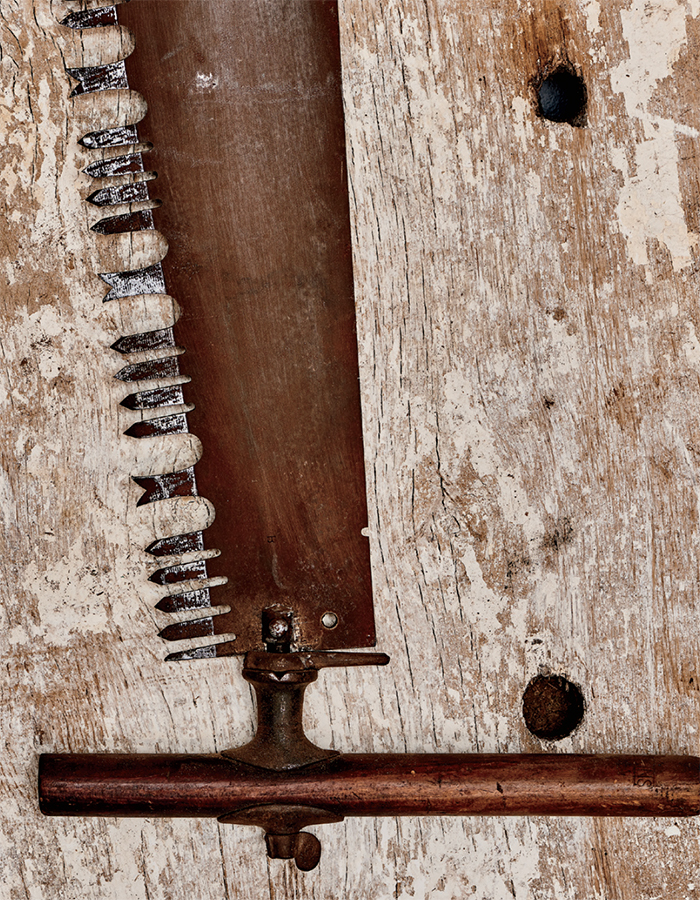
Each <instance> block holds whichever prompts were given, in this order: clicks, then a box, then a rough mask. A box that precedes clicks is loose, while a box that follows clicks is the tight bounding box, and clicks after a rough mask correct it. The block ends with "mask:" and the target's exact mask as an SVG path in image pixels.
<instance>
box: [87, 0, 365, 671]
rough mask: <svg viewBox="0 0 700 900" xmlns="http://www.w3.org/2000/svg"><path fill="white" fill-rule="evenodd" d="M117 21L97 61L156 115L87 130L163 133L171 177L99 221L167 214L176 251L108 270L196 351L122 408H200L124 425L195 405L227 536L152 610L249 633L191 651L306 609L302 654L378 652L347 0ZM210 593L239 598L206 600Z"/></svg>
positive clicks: (169, 548)
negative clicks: (135, 268)
mask: <svg viewBox="0 0 700 900" xmlns="http://www.w3.org/2000/svg"><path fill="white" fill-rule="evenodd" d="M94 15H95V14H94V12H93V16H94ZM118 17H119V21H120V23H121V24H123V25H126V26H127V27H128V28H130V29H131V30H132V31H133V32H134V35H135V38H136V48H137V49H136V51H135V52H134V53H133V55H132V56H131V57H129V58H128V60H127V61H126V67H125V70H124V71H122V69H121V68H119V65H122V66H123V64H117V68H118V69H119V70H118V71H117V68H115V71H111V70H110V72H109V73H102V75H101V77H102V78H103V79H104V78H108V79H111V80H112V82H114V83H116V82H118V85H117V86H123V84H122V82H123V83H127V82H126V81H125V79H128V85H129V86H130V87H131V88H133V89H136V90H138V91H140V92H141V93H142V94H143V95H144V96H145V98H146V100H147V102H148V114H147V116H146V118H145V120H144V122H143V124H141V125H139V128H138V134H136V132H134V134H132V135H130V136H127V138H124V137H123V136H119V135H117V136H115V137H114V138H112V137H110V136H109V135H108V134H107V132H101V133H96V134H92V135H87V136H86V137H85V138H84V139H83V143H84V144H85V145H86V146H91V142H92V146H108V145H109V141H110V140H113V142H115V143H119V142H121V143H126V142H127V140H130V141H132V142H134V143H136V142H137V141H139V140H140V141H141V142H144V141H148V142H151V143H152V145H153V149H152V151H151V152H150V153H149V155H148V167H149V169H153V170H156V171H157V173H158V180H157V182H156V185H157V195H158V197H159V198H160V199H161V200H162V206H161V207H160V208H158V209H155V210H154V209H140V210H137V211H136V212H133V211H132V212H126V213H124V214H122V215H120V216H112V217H109V218H106V219H103V220H102V221H101V222H100V223H98V225H97V226H96V230H98V231H101V232H102V233H104V234H109V233H115V232H119V231H127V230H134V229H140V228H144V227H149V222H155V226H156V227H157V228H158V229H159V230H160V231H162V233H163V234H164V235H165V236H166V238H167V239H168V241H169V245H170V250H169V252H168V254H167V256H166V257H165V259H164V260H163V263H162V270H160V269H159V267H158V266H156V267H152V270H142V271H141V272H139V273H108V274H107V275H103V278H104V279H105V280H106V281H107V282H108V284H110V287H111V288H112V290H111V292H110V294H108V295H107V296H108V298H109V297H110V295H111V296H115V297H116V296H120V295H124V293H125V292H129V291H131V292H132V293H134V292H136V291H137V292H139V293H149V292H152V291H156V292H157V291H160V290H163V289H167V292H168V293H169V294H171V295H173V296H174V297H175V298H176V299H177V301H178V303H179V304H180V305H181V307H182V309H183V315H182V317H181V319H180V320H179V321H178V323H177V324H176V326H175V334H174V342H175V343H176V344H177V345H181V346H182V347H184V348H185V349H186V357H185V358H184V363H183V366H182V368H183V371H185V372H186V374H187V375H189V376H191V379H192V380H191V383H190V384H187V385H185V386H184V387H183V386H182V385H174V386H173V385H166V387H160V388H154V389H153V390H146V391H140V392H137V393H136V394H133V395H131V396H130V397H129V398H127V400H126V401H125V405H127V406H130V407H131V408H132V409H147V408H157V407H159V406H161V405H165V406H167V405H169V404H170V405H173V404H174V405H176V404H178V403H179V402H182V401H183V400H184V401H185V402H187V403H193V404H194V411H192V412H190V413H189V414H188V417H185V414H183V413H181V412H176V413H173V414H172V415H166V416H156V417H155V418H147V419H145V420H144V421H142V422H139V423H137V424H136V425H135V426H133V427H132V429H130V431H129V432H128V433H129V434H131V435H132V436H133V437H141V438H147V437H149V436H150V435H155V434H167V433H173V432H177V431H184V430H187V427H188V426H187V418H189V427H190V429H191V431H192V432H193V433H194V434H196V435H197V436H198V437H199V438H200V439H201V441H202V444H203V447H204V454H203V457H202V459H201V461H200V462H199V463H198V464H197V466H196V485H197V490H198V492H199V493H200V494H201V495H203V496H205V497H207V498H208V499H210V500H211V501H212V502H213V503H214V505H215V507H216V520H215V522H214V524H213V525H212V526H211V527H210V528H209V529H208V530H207V532H206V534H205V541H206V546H207V547H210V548H216V549H218V550H220V551H221V555H220V557H218V558H217V559H214V560H211V559H210V560H207V561H206V563H205V562H198V563H197V562H195V563H190V564H188V565H185V566H182V565H181V566H171V567H166V568H164V569H161V570H159V572H158V573H156V576H155V578H154V580H156V581H160V582H161V583H162V584H168V585H170V590H171V591H172V590H175V589H174V588H173V587H172V585H173V584H178V583H180V582H183V583H184V584H185V586H186V587H187V588H188V589H187V590H184V591H182V592H181V593H175V594H173V593H169V594H168V595H167V597H165V598H164V599H163V601H161V604H159V606H160V608H161V609H164V610H166V611H182V610H189V609H202V610H203V612H204V613H206V615H205V616H204V617H202V618H200V619H197V620H195V621H188V622H184V623H176V624H173V625H171V626H169V627H168V628H166V629H165V630H164V632H162V635H163V637H165V638H167V639H170V640H173V639H185V638H194V637H202V636H204V635H226V634H231V633H233V634H235V635H236V637H235V640H227V641H225V642H223V643H222V642H219V643H217V644H216V645H212V646H211V647H210V648H207V649H204V650H202V649H201V648H200V649H199V650H197V651H195V652H188V651H185V652H184V653H176V654H174V656H175V657H178V658H193V657H195V656H212V655H228V654H231V653H243V652H246V651H248V650H251V649H259V648H263V647H264V646H265V644H264V642H263V635H262V624H261V623H262V618H263V611H264V610H269V609H270V608H273V609H275V608H279V609H287V610H291V612H292V613H293V622H294V637H295V640H294V646H296V647H297V648H320V649H338V648H349V647H366V646H371V645H372V644H373V643H374V619H373V609H372V594H371V582H370V565H369V547H368V540H367V538H366V537H365V536H363V534H362V530H363V528H365V526H366V525H367V507H366V496H365V475H364V461H363V448H362V430H361V417H360V397H359V384H358V377H359V374H358V363H357V341H356V334H355V307H354V298H353V278H352V262H351V245H350V222H349V205H348V187H347V171H346V163H345V138H344V120H343V107H342V96H341V81H340V45H339V31H338V17H337V4H336V2H321V0H312V2H311V0H291V2H290V0H238V2H235V3H231V2H228V0H132V2H130V3H128V4H124V5H122V6H120V7H118ZM70 24H73V23H70ZM83 24H84V23H83ZM99 24H102V23H101V22H100V23H99ZM73 27H75V25H74V24H73ZM72 74H73V75H74V77H76V78H77V79H78V82H79V84H78V88H77V89H76V92H79V91H80V89H81V88H82V89H84V90H90V89H94V88H91V85H90V83H89V76H87V75H86V76H84V77H83V79H82V81H81V77H80V75H79V74H78V75H76V73H75V72H73V73H72ZM136 157H138V158H139V160H141V154H139V153H126V154H125V155H123V156H114V154H113V153H112V154H108V155H107V156H106V158H105V159H103V160H98V161H97V162H96V163H94V164H93V165H92V169H93V171H91V172H90V174H92V175H93V176H94V177H100V178H107V179H110V178H113V176H114V175H124V174H125V173H126V174H128V173H134V172H136V173H138V172H140V171H144V169H143V165H142V163H139V161H138V160H137V159H136ZM146 186H147V182H145V181H143V180H141V181H138V182H137V183H135V182H129V183H128V184H126V185H124V184H119V185H117V186H116V187H115V186H110V183H109V182H108V181H107V182H104V186H103V187H101V188H100V189H99V190H97V191H95V192H94V193H93V194H92V195H91V198H90V199H91V202H93V203H95V204H98V205H108V204H114V203H118V202H121V203H132V202H138V201H142V200H144V199H145V197H146V196H147V194H146V192H145V189H146ZM148 186H149V187H151V183H148ZM151 195H153V190H152V189H151ZM129 278H130V279H131V281H129V282H128V283H127V282H126V281H125V279H129ZM120 279H121V281H120ZM161 281H162V282H163V284H162V285H161V283H160V282H161ZM172 344H173V336H172V332H171V331H170V330H169V329H165V330H163V332H161V333H159V332H151V333H149V334H147V335H136V336H130V337H126V338H124V339H122V341H121V342H117V344H116V345H115V349H118V350H120V351H121V352H123V353H130V352H133V351H135V350H144V349H148V348H155V349H161V350H164V348H166V347H167V346H171V345H172ZM173 362H175V363H176V362H177V361H176V360H175V359H174V357H172V358H171V357H167V356H164V355H163V354H162V353H161V357H159V358H158V359H157V360H156V361H155V362H151V363H135V364H134V366H136V367H137V368H138V366H139V365H140V366H141V367H142V369H139V370H137V371H136V372H134V371H133V369H134V366H127V367H126V368H125V369H123V370H122V372H121V373H120V376H119V377H122V378H124V379H125V380H129V381H143V379H144V378H146V379H149V378H159V377H166V378H170V379H171V380H175V376H176V375H177V374H178V372H177V371H176V370H175V369H174V368H173ZM144 366H145V367H146V368H147V367H148V366H150V367H151V369H148V371H144V370H143V367H144ZM153 366H160V369H157V370H153ZM178 371H179V370H178ZM168 392H170V394H171V395H172V396H170V395H168ZM166 395H168V396H166ZM137 480H138V481H139V483H140V484H141V485H142V486H143V487H144V488H145V493H144V496H143V498H142V501H141V502H148V501H152V500H156V499H159V498H161V497H164V496H173V495H177V494H178V493H187V492H188V491H189V490H190V489H191V487H192V483H193V475H192V474H191V473H190V472H185V473H171V474H168V475H163V476H161V477H160V478H150V479H149V478H142V479H137ZM204 546H205V545H204V543H202V539H201V535H198V534H194V535H182V536H180V537H179V538H178V539H177V540H171V541H168V540H166V541H161V542H157V544H156V545H152V547H151V548H150V549H151V552H153V553H156V554H160V555H167V554H171V553H172V552H174V551H177V552H182V551H197V550H201V549H203V548H204ZM207 574H208V576H209V578H211V577H212V576H225V577H226V578H228V584H227V585H226V586H225V587H217V588H216V589H215V600H212V599H211V597H210V592H209V590H208V589H207V590H201V589H198V588H197V582H196V579H197V578H201V577H202V576H203V575H207ZM193 579H195V581H194V582H193ZM210 603H211V604H215V605H216V606H221V605H228V606H230V612H227V613H224V614H219V615H213V614H212V613H213V612H216V610H213V609H207V605H208V604H210Z"/></svg>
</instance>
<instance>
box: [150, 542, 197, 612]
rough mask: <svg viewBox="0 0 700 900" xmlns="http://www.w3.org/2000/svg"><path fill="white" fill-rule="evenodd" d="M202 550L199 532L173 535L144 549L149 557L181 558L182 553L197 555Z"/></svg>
mask: <svg viewBox="0 0 700 900" xmlns="http://www.w3.org/2000/svg"><path fill="white" fill-rule="evenodd" d="M202 550H204V535H203V534H202V532H201V531H190V532H189V533H188V534H174V535H172V536H171V537H165V538H161V539H160V540H158V541H153V543H152V544H149V545H148V547H146V553H150V554H151V556H181V555H182V554H183V553H197V552H200V551H202ZM207 594H208V592H207ZM161 602H162V601H161ZM160 608H161V607H160V605H158V606H157V607H156V609H160ZM190 608H192V607H183V609H190ZM171 612H172V610H171Z"/></svg>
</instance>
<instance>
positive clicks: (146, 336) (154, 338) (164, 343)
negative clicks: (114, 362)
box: [112, 327, 175, 354]
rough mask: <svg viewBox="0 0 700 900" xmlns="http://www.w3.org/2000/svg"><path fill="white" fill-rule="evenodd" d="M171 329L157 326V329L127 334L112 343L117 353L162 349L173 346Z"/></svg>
mask: <svg viewBox="0 0 700 900" xmlns="http://www.w3.org/2000/svg"><path fill="white" fill-rule="evenodd" d="M174 346H175V337H174V335H173V329H172V327H171V328H159V329H158V330H157V331H142V332H140V333H139V334H127V335H125V336H124V337H120V338H119V340H118V341H115V342H114V343H113V344H112V350H116V351H117V353H124V354H127V353H141V352H143V351H146V350H162V349H163V348H164V347H174Z"/></svg>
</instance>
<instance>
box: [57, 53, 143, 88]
mask: <svg viewBox="0 0 700 900" xmlns="http://www.w3.org/2000/svg"><path fill="white" fill-rule="evenodd" d="M66 72H68V74H69V75H70V77H71V78H75V80H76V81H77V82H78V84H77V86H76V87H74V88H73V90H72V91H71V93H70V96H71V97H78V96H80V95H81V94H92V93H94V92H95V91H112V90H118V89H120V88H128V87H129V82H128V81H127V78H126V65H125V62H124V60H123V59H120V60H119V62H115V63H107V65H105V66H83V67H81V68H79V69H66Z"/></svg>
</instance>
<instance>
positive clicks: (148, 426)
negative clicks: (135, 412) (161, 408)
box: [124, 413, 189, 438]
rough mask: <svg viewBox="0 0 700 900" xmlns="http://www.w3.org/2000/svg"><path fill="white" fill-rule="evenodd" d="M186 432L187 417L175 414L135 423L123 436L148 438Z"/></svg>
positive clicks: (183, 414) (182, 414)
mask: <svg viewBox="0 0 700 900" xmlns="http://www.w3.org/2000/svg"><path fill="white" fill-rule="evenodd" d="M188 431H189V428H188V427H187V415H186V414H185V413H175V414H174V415H172V416H158V417H157V418H155V419H145V420H144V421H142V422H135V423H134V424H133V425H132V426H131V428H127V430H126V431H125V432H124V434H126V435H128V436H129V437H134V438H149V437H160V436H161V435H164V434H187V432H188Z"/></svg>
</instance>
